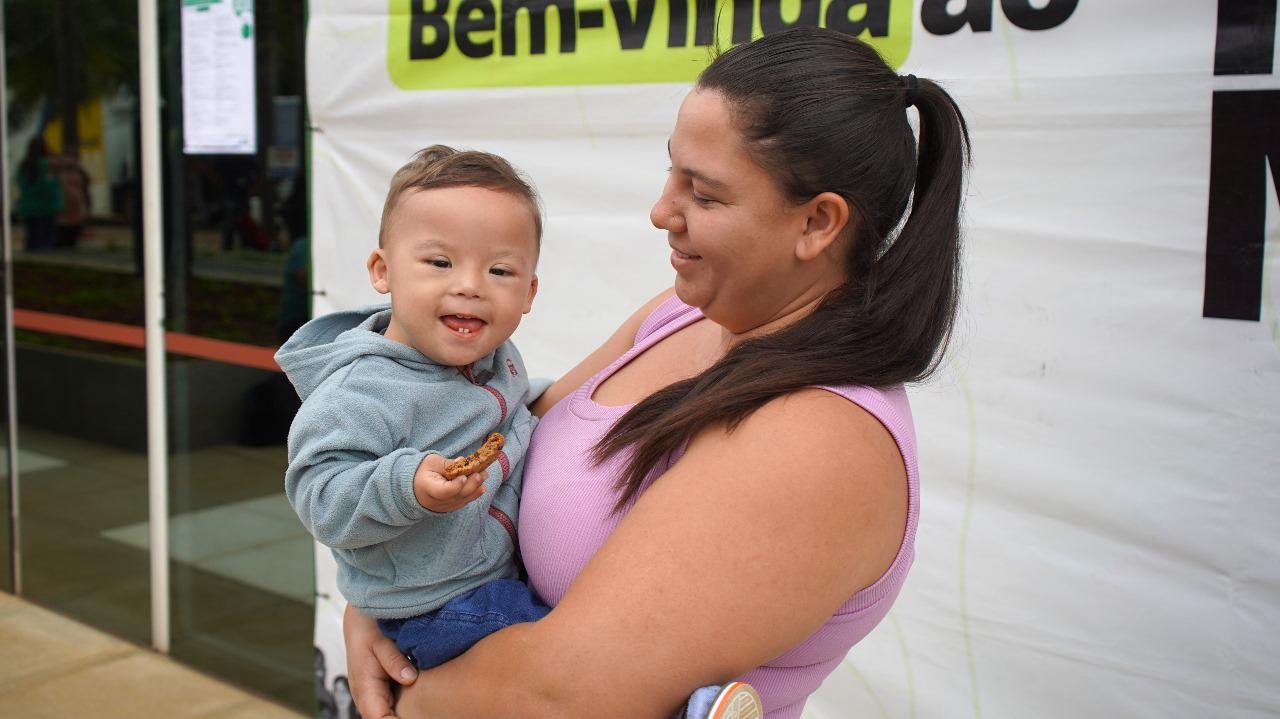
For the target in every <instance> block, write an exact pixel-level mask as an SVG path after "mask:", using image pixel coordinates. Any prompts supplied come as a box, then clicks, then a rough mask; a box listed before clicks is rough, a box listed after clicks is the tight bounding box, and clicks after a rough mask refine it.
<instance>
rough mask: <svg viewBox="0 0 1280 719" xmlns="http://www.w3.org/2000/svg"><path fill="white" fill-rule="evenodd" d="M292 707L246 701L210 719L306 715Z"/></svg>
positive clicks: (290, 718) (295, 718)
mask: <svg viewBox="0 0 1280 719" xmlns="http://www.w3.org/2000/svg"><path fill="white" fill-rule="evenodd" d="M304 716H306V715H305V714H301V713H299V712H297V711H294V710H292V709H286V708H285V707H282V706H280V705H278V704H270V703H267V702H244V703H242V704H237V705H236V706H233V707H231V708H230V709H227V710H226V711H223V712H218V713H217V714H210V715H209V716H208V719H299V717H304Z"/></svg>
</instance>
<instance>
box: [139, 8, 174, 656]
mask: <svg viewBox="0 0 1280 719" xmlns="http://www.w3.org/2000/svg"><path fill="white" fill-rule="evenodd" d="M174 9H175V10H176V9H177V8H176V7H175V8H174ZM157 24H158V19H157V16H156V0H138V68H139V71H140V74H141V77H140V78H139V82H138V85H139V88H140V93H139V94H140V98H139V104H138V113H139V115H140V116H141V121H142V123H141V124H142V167H141V168H140V170H141V172H142V247H143V251H142V257H143V292H144V294H145V298H144V299H145V306H146V320H145V323H146V344H147V348H146V354H147V485H148V487H149V490H148V496H149V499H150V502H149V505H150V507H149V511H150V535H151V542H150V547H151V646H152V647H154V648H155V649H156V651H159V652H163V653H165V654H167V653H168V652H169V485H168V479H169V446H168V445H169V440H168V432H167V430H166V427H165V420H166V416H165V415H166V412H165V410H166V407H165V405H166V399H165V352H164V244H163V241H162V238H163V233H164V226H163V225H162V224H161V223H162V221H163V219H164V218H163V215H162V213H161V186H160V182H161V175H160V60H159V47H160V42H159V38H158V36H157V34H158V27H157Z"/></svg>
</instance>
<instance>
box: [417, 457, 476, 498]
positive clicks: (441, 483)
mask: <svg viewBox="0 0 1280 719" xmlns="http://www.w3.org/2000/svg"><path fill="white" fill-rule="evenodd" d="M447 463H448V462H447V461H446V460H445V458H444V457H441V456H440V455H438V454H428V455H427V456H426V457H425V458H423V460H422V462H421V463H420V464H419V465H418V471H417V472H414V474H413V496H415V497H417V498H418V504H421V505H422V506H423V507H426V508H427V509H430V510H431V511H433V512H452V511H454V510H455V509H459V508H461V507H464V506H466V504H467V503H468V502H470V501H471V500H473V499H475V498H476V497H479V496H480V495H482V494H484V477H485V473H484V472H477V473H476V474H468V475H464V476H461V477H457V478H454V479H445V478H444V477H443V476H441V474H440V471H441V470H442V469H444V466H445V464H447Z"/></svg>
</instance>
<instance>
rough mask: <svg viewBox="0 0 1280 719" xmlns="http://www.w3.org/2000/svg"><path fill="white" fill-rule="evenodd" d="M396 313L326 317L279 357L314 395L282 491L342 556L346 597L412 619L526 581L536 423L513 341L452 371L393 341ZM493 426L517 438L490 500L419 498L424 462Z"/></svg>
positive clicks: (491, 477)
mask: <svg viewBox="0 0 1280 719" xmlns="http://www.w3.org/2000/svg"><path fill="white" fill-rule="evenodd" d="M390 317H391V310H390V308H389V307H387V306H385V305H383V306H375V307H366V308H363V309H359V310H350V311H345V312H337V313H334V314H331V315H326V316H324V317H319V318H317V319H314V320H312V321H311V322H308V323H307V324H306V325H304V326H303V327H302V328H301V329H299V330H298V331H297V332H296V333H295V334H294V335H293V337H291V338H289V341H288V342H286V343H285V344H284V346H283V347H281V348H280V350H279V351H278V352H277V353H276V361H277V362H279V363H280V367H281V368H283V369H284V371H285V373H286V374H287V375H288V376H289V380H290V381H291V382H293V386H294V388H296V389H297V391H298V396H300V397H301V398H302V400H303V403H302V409H301V410H299V411H298V415H297V417H296V418H295V419H294V421H293V426H292V428H291V429H290V431H289V468H288V470H286V472H285V493H286V494H287V495H288V497H289V501H290V502H291V503H292V504H293V508H294V510H295V511H297V513H298V517H299V518H301V519H302V523H303V524H304V525H306V527H307V529H308V530H310V532H311V534H312V535H313V536H315V538H316V539H317V540H319V541H320V542H321V543H322V544H324V545H326V546H328V547H330V548H331V549H332V550H333V555H334V557H335V558H336V559H337V563H338V589H339V590H340V591H341V592H342V594H343V596H344V597H346V599H347V601H348V602H350V603H352V604H353V605H355V606H356V607H358V608H359V609H360V610H361V611H362V612H365V613H366V614H369V615H371V616H374V617H381V618H403V617H410V616H416V615H418V614H423V613H426V612H429V611H432V610H434V609H437V608H439V607H440V606H441V605H443V604H444V603H445V602H446V601H448V600H449V599H450V598H452V597H454V596H456V595H458V594H461V593H463V592H465V591H468V590H470V589H473V588H475V587H478V586H480V585H481V584H484V583H485V582H488V581H490V580H493V579H503V578H512V577H515V576H517V573H518V572H517V569H516V565H515V547H514V542H515V522H516V509H517V504H518V502H519V496H520V482H521V470H522V467H523V459H524V453H525V449H526V448H527V447H528V444H529V436H530V434H531V433H532V431H533V427H534V424H535V422H536V419H535V418H534V417H533V416H532V415H531V414H529V410H528V409H526V408H525V402H526V401H527V400H528V399H529V397H528V394H529V382H528V378H527V373H526V372H525V368H524V362H523V360H521V358H520V354H519V353H518V352H516V349H515V346H514V345H512V344H511V342H506V343H504V344H503V345H502V346H501V347H499V348H498V349H497V350H495V351H494V352H493V353H492V354H490V355H488V356H487V357H484V358H482V359H480V360H479V361H477V362H475V363H473V364H472V365H471V366H470V367H463V368H458V367H449V366H445V365H440V364H437V363H435V362H433V361H432V360H430V359H428V358H427V357H425V356H423V355H422V354H421V353H420V352H418V351H417V350H415V349H413V348H412V347H409V346H407V345H403V344H400V343H398V342H395V341H392V340H389V339H387V338H386V337H384V336H383V334H382V333H383V331H384V330H385V329H386V327H387V322H388V321H389V319H390ZM490 432H501V433H502V434H503V435H504V436H505V437H506V446H505V447H504V448H503V456H501V457H500V458H499V461H497V462H494V463H493V465H491V466H490V467H489V469H488V476H487V478H486V479H485V483H484V484H485V492H484V494H482V495H480V497H479V498H478V499H476V500H474V501H472V502H471V503H469V504H467V505H466V506H464V507H462V508H460V509H458V510H456V511H453V512H449V513H444V514H442V513H436V512H432V511H430V510H428V509H426V508H424V507H423V506H422V505H421V504H419V503H418V500H417V498H416V497H414V494H413V475H414V472H416V471H417V468H418V464H419V463H420V462H421V461H422V459H423V458H424V457H425V456H426V455H427V454H428V453H438V454H442V455H444V456H445V457H457V456H462V455H466V454H470V453H471V452H473V451H475V450H476V448H478V447H479V446H480V444H481V443H482V442H483V441H484V439H485V438H486V437H488V436H489V433H490Z"/></svg>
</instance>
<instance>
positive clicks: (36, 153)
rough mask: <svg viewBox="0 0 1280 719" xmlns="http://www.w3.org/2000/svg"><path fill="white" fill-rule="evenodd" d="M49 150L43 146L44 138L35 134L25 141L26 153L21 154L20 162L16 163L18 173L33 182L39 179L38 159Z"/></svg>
mask: <svg viewBox="0 0 1280 719" xmlns="http://www.w3.org/2000/svg"><path fill="white" fill-rule="evenodd" d="M48 154H49V151H48V150H47V149H46V148H45V144H44V138H43V137H41V136H39V135H36V136H35V137H33V138H31V141H30V142H28V143H27V154H26V155H23V157H22V162H20V163H18V174H20V175H21V176H22V179H23V180H26V181H27V182H35V181H36V180H38V179H40V160H41V159H43V158H45V157H47V156H48Z"/></svg>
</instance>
